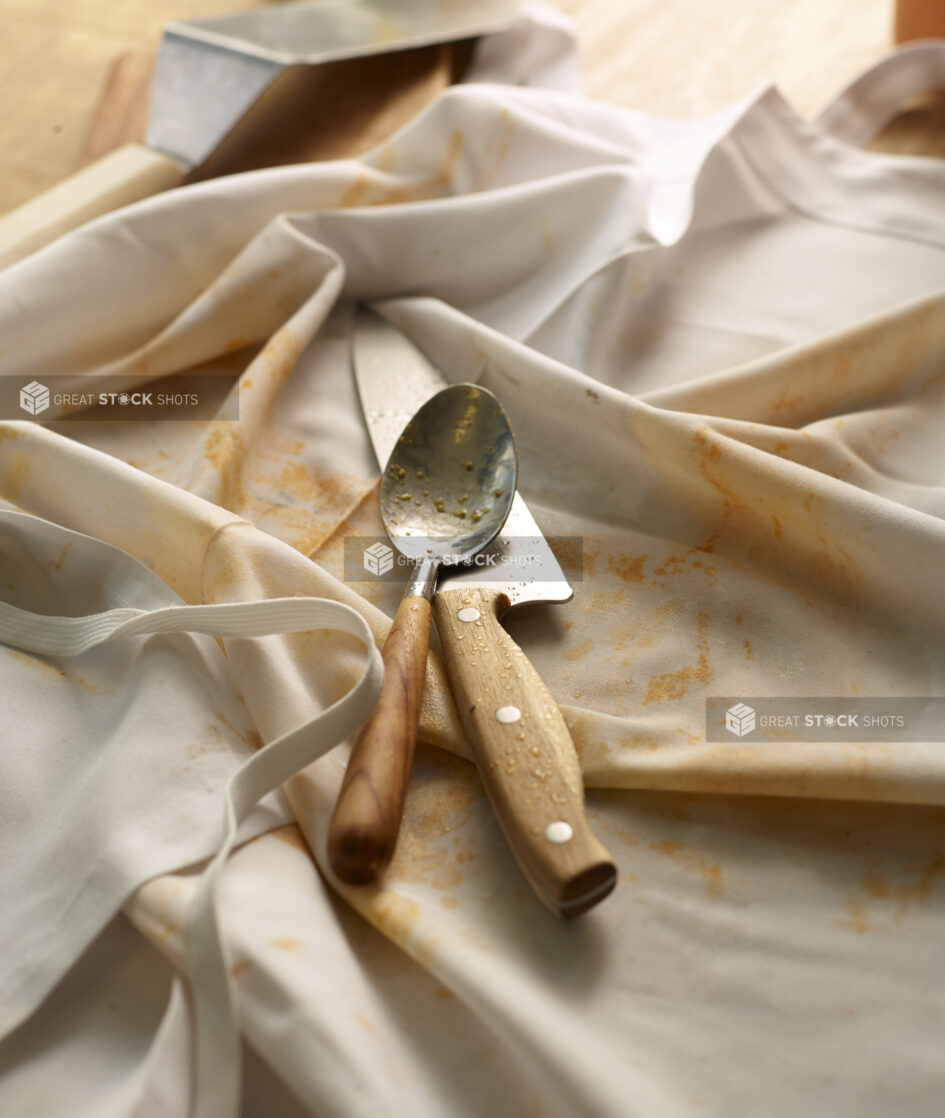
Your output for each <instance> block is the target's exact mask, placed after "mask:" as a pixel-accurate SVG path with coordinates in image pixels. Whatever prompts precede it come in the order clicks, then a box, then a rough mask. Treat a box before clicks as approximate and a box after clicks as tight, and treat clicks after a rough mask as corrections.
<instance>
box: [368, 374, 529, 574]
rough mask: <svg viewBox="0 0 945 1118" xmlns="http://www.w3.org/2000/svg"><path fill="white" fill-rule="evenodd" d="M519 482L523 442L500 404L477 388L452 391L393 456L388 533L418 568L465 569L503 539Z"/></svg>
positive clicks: (430, 404) (385, 484) (429, 406)
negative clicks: (515, 435)
mask: <svg viewBox="0 0 945 1118" xmlns="http://www.w3.org/2000/svg"><path fill="white" fill-rule="evenodd" d="M516 478H517V460H516V454H515V440H514V438H513V437H512V428H511V425H510V424H509V420H508V416H507V415H506V414H505V412H504V411H503V409H502V406H501V404H500V403H499V401H498V400H497V399H496V398H495V396H493V395H492V393H491V392H489V391H487V390H486V389H484V388H480V387H479V386H478V385H475V384H456V385H453V386H451V387H450V388H444V389H443V391H442V392H438V393H437V394H436V395H435V396H433V397H431V398H430V399H429V400H428V401H427V402H426V403H425V404H424V405H423V407H422V408H420V410H419V411H418V412H417V413H416V415H415V416H414V417H413V419H412V420H411V421H410V423H408V424H407V426H406V428H405V429H404V432H403V434H402V435H401V436H400V438H399V439H398V440H397V442H396V444H395V445H394V449H393V450H392V451H391V456H390V459H389V460H388V463H387V467H386V469H385V470H384V476H383V478H382V480H381V517H382V519H383V521H384V527H385V528H386V529H387V534H388V536H390V539H391V542H392V543H393V544H394V546H395V547H396V548H397V550H398V551H400V553H401V554H402V555H404V556H406V557H407V558H409V559H412V560H414V561H415V562H420V563H422V562H424V561H433V562H439V563H461V562H464V561H465V560H467V559H470V558H471V557H472V556H474V555H475V554H476V553H477V552H479V551H481V550H482V549H483V548H484V547H485V546H486V545H487V544H488V543H490V542H491V541H492V540H493V539H494V538H495V537H496V535H498V533H499V531H500V530H501V528H502V525H503V524H504V523H505V520H506V517H507V516H508V514H509V509H510V508H511V507H512V498H513V497H514V496H515V485H516Z"/></svg>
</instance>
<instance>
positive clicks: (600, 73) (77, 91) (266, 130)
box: [0, 0, 945, 212]
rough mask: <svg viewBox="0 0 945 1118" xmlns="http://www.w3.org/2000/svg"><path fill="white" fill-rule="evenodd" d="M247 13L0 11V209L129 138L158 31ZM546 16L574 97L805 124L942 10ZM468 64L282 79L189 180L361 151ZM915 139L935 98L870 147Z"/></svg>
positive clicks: (640, 3)
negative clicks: (742, 105) (570, 48)
mask: <svg viewBox="0 0 945 1118" xmlns="http://www.w3.org/2000/svg"><path fill="white" fill-rule="evenodd" d="M353 2H356V0H353ZM429 2H430V3H435V2H436V0H429ZM257 6H259V0H0V27H2V35H0V106H2V109H3V111H2V113H0V212H4V211H6V210H8V209H10V208H11V207H13V206H16V205H18V204H20V203H21V202H24V201H26V200H28V199H29V198H31V197H32V196H33V195H35V194H37V193H38V192H39V191H42V190H44V189H46V188H47V187H49V186H51V185H53V184H54V183H56V182H58V181H59V180H60V179H62V178H64V177H65V176H66V175H69V174H71V173H72V172H73V171H75V170H76V169H78V168H79V167H81V166H84V165H85V164H87V163H88V162H90V161H92V160H93V159H95V158H97V157H98V156H100V155H102V154H104V153H105V152H107V151H109V150H111V149H112V148H114V147H117V146H118V145H120V144H122V143H125V142H127V141H128V140H140V139H141V138H142V137H143V134H144V127H145V121H146V117H147V102H148V90H149V85H150V76H151V68H152V66H153V60H154V55H155V51H156V49H157V44H158V41H159V38H160V34H161V29H162V27H163V25H164V24H165V23H166V22H167V21H168V20H172V19H193V18H198V17H202V16H209V15H217V14H222V13H227V12H233V11H236V10H240V9H245V8H250V7H257ZM556 6H557V7H558V8H559V9H560V10H562V11H563V12H564V13H566V14H567V15H569V16H570V17H571V18H572V19H573V20H574V21H575V23H576V25H577V30H578V35H579V40H580V47H581V56H582V62H583V65H584V72H585V88H586V91H587V93H589V94H590V95H591V96H593V97H599V98H603V99H606V100H609V101H613V102H616V103H618V104H620V105H623V106H627V107H631V108H636V109H640V110H642V111H645V112H649V113H655V114H660V115H669V116H692V115H698V114H703V113H707V112H711V111H712V110H714V109H717V108H720V107H722V106H724V105H726V104H728V103H730V102H731V101H733V100H735V99H737V98H739V97H741V96H742V95H744V94H746V93H748V92H750V91H751V90H752V89H753V88H755V87H756V86H757V85H759V84H760V83H766V82H775V83H776V84H777V85H778V86H780V88H781V89H782V91H783V92H784V93H785V95H786V96H787V97H788V99H789V100H790V101H791V102H792V103H793V104H794V105H795V107H796V108H797V109H798V110H799V111H800V112H801V113H803V114H805V115H810V114H812V113H813V112H815V111H816V110H817V109H818V108H819V107H820V106H821V105H822V104H823V103H824V102H825V101H826V100H828V99H829V98H830V96H831V95H832V94H833V93H834V92H836V90H837V89H839V88H840V87H841V86H842V85H843V84H844V83H845V82H846V81H848V80H849V79H850V78H851V77H852V76H853V75H854V74H856V73H857V72H858V71H859V70H860V69H862V68H863V67H865V66H866V65H868V64H869V63H870V62H872V61H873V60H875V59H876V58H878V57H879V56H880V55H882V54H883V53H884V52H885V51H887V50H888V49H889V48H890V47H891V45H892V44H893V43H894V41H895V40H896V39H897V38H898V39H906V38H917V37H925V36H929V35H945V2H943V0H900V6H899V10H898V11H897V10H896V4H895V3H894V0H713V2H712V3H709V4H698V3H693V0H557V4H556ZM468 54H469V48H468V46H467V47H465V48H464V47H463V46H452V47H439V48H425V49H422V50H415V51H410V52H406V53H404V54H401V55H399V56H390V57H387V58H380V59H365V60H360V61H358V62H355V63H349V64H345V65H343V66H336V67H333V68H332V69H331V70H330V72H327V73H317V74H314V73H312V72H309V73H308V74H307V75H305V76H300V79H299V80H298V81H296V82H291V81H290V82H287V83H283V85H284V88H282V89H281V90H280V93H279V96H278V97H277V98H275V99H274V100H272V102H271V103H269V104H266V105H263V106H260V108H259V110H258V111H257V112H255V113H254V114H253V116H252V118H250V119H247V121H246V122H245V125H244V126H243V127H242V128H241V129H240V130H238V132H237V134H236V135H234V137H232V139H231V141H229V142H228V144H227V146H226V149H225V150H224V151H221V153H220V154H219V156H218V157H216V158H215V159H214V160H212V161H211V164H210V165H208V166H207V167H205V168H204V169H203V170H202V172H201V174H202V175H204V176H206V175H211V174H220V173H225V172H227V171H233V170H242V169H248V168H251V167H255V166H267V165H273V164H276V163H285V162H295V161H299V160H303V159H313V158H334V157H338V156H342V155H353V154H357V152H359V151H362V150H366V149H367V148H369V147H372V146H373V145H374V144H376V143H379V142H380V141H381V140H383V139H384V138H385V136H386V135H388V134H390V133H391V132H392V131H394V130H395V129H396V128H397V127H398V126H399V125H400V124H402V123H403V122H404V121H406V120H407V119H409V118H410V117H411V116H412V115H414V113H416V112H417V111H418V110H419V109H420V108H421V107H422V106H423V104H425V103H426V102H427V101H428V100H429V99H431V98H432V97H433V96H435V95H436V93H437V92H438V91H439V90H440V89H442V88H443V86H444V85H446V84H447V83H448V82H450V81H453V80H455V79H456V78H457V77H458V76H459V75H460V74H461V72H462V68H463V66H464V64H465V62H466V60H467V59H468ZM930 136H932V137H939V138H941V137H943V136H945V98H942V97H935V96H931V97H927V98H925V99H924V101H923V102H922V103H917V104H915V105H912V106H910V107H909V108H908V110H907V112H906V113H904V115H903V117H901V118H900V119H899V120H898V121H897V122H896V123H895V124H894V125H893V126H892V127H891V128H890V129H888V130H887V132H886V133H885V134H884V136H883V137H882V138H881V139H880V140H879V141H878V142H877V145H876V146H878V147H882V148H884V149H885V150H892V151H903V152H908V151H913V150H914V151H922V152H923V153H929V152H930ZM941 153H942V154H945V144H943V145H942V150H941Z"/></svg>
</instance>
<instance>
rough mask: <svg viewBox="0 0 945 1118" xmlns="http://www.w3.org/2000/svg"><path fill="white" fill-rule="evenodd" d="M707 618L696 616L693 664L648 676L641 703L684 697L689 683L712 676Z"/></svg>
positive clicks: (707, 679)
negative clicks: (695, 654)
mask: <svg viewBox="0 0 945 1118" xmlns="http://www.w3.org/2000/svg"><path fill="white" fill-rule="evenodd" d="M708 626H709V619H708V617H707V616H706V614H704V613H700V614H698V615H697V617H696V650H697V653H698V655H697V657H696V662H695V664H687V665H686V666H685V667H683V668H679V669H677V670H676V671H674V672H664V673H663V674H661V675H654V676H651V677H650V680H649V683H648V684H647V688H646V694H645V695H644V696H643V705H644V706H647V705H648V704H649V703H667V702H678V701H679V700H680V699H683V698H685V697H686V694H687V692H688V691H689V685H690V684H692V683H696V682H699V683H708V682H709V681H710V680H711V679H712V676H713V674H714V673H713V671H712V668H711V667H710V666H709V657H708V651H709V644H708Z"/></svg>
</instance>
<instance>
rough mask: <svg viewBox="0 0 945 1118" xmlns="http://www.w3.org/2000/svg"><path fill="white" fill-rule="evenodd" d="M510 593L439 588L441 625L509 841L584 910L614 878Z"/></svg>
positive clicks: (535, 876)
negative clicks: (510, 620) (515, 633)
mask: <svg viewBox="0 0 945 1118" xmlns="http://www.w3.org/2000/svg"><path fill="white" fill-rule="evenodd" d="M503 605H507V599H506V598H505V596H504V595H503V594H501V593H499V592H498V591H494V590H486V589H481V588H473V589H465V588H457V589H455V590H449V589H444V590H440V591H439V592H438V593H437V595H436V597H435V599H434V603H433V617H434V621H435V623H436V630H437V633H438V634H439V637H440V643H441V644H442V646H443V656H444V659H445V660H446V667H447V671H448V673H449V677H450V683H451V684H452V687H453V694H454V696H455V698H456V705H457V706H458V708H459V713H460V717H461V718H462V720H463V726H464V727H465V730H466V735H467V737H468V738H469V742H470V745H471V746H472V749H473V752H474V753H475V756H476V761H477V763H478V767H479V774H480V776H481V777H482V782H483V784H484V785H485V788H486V791H487V793H488V794H489V798H490V799H491V801H492V805H493V807H494V808H495V812H496V815H497V816H498V818H499V822H500V823H501V825H502V829H503V831H504V832H505V837H506V838H507V839H508V842H509V845H510V846H511V847H512V851H513V853H514V854H515V857H516V858H517V859H518V862H519V864H520V865H521V867H522V869H523V870H524V872H525V875H526V877H527V878H528V880H529V882H530V883H531V885H532V887H533V888H534V889H535V891H536V893H537V894H538V896H539V897H540V898H541V900H542V901H544V903H545V904H546V905H547V906H548V907H549V908H550V909H551V910H552V911H553V912H555V913H557V914H558V915H559V916H577V915H579V914H580V913H582V912H586V911H587V909H589V908H591V907H592V906H593V905H595V904H597V902H598V901H601V900H603V899H604V897H606V896H607V894H608V893H609V892H610V891H611V890H612V889H613V887H614V885H615V884H616V881H617V870H616V867H615V866H614V863H613V860H612V858H611V857H610V855H609V854H608V852H607V850H606V849H605V848H604V847H603V846H602V845H601V843H600V842H599V841H598V839H597V838H596V837H595V835H594V834H593V832H592V831H591V829H590V827H589V825H588V822H587V816H586V814H585V811H584V782H583V778H582V776H581V767H580V765H579V764H578V759H577V754H576V753H575V751H574V743H573V742H572V741H571V735H570V734H569V733H568V727H567V725H566V723H565V721H564V718H563V717H562V716H561V712H560V711H559V710H558V707H557V705H556V704H555V701H554V699H553V698H552V697H551V694H550V693H549V691H548V688H547V687H546V686H545V684H544V682H543V681H542V679H541V676H539V674H538V673H537V672H536V671H535V669H534V668H533V667H532V665H531V664H530V663H529V662H528V660H527V659H526V658H525V654H524V653H523V652H522V650H521V649H520V648H519V647H518V645H516V643H515V642H514V641H513V640H512V638H511V637H510V636H509V635H508V633H507V632H506V631H505V629H503V628H502V626H501V625H500V624H499V619H498V612H499V609H500V608H501V607H502V606H503Z"/></svg>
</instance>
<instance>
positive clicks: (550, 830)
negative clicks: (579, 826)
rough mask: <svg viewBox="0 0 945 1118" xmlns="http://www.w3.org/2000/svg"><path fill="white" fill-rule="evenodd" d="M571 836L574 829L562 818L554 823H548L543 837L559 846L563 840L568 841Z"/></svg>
mask: <svg viewBox="0 0 945 1118" xmlns="http://www.w3.org/2000/svg"><path fill="white" fill-rule="evenodd" d="M573 837H574V829H573V828H572V826H571V824H570V823H565V821H564V820H563V819H559V820H557V822H555V823H549V824H548V826H547V827H546V828H545V838H546V839H547V840H548V841H549V842H553V843H555V845H557V846H560V845H561V843H563V842H570V841H571V839H572V838H573Z"/></svg>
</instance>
